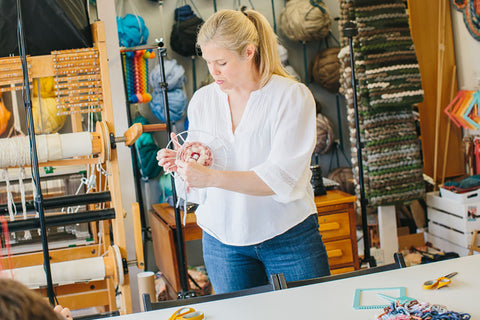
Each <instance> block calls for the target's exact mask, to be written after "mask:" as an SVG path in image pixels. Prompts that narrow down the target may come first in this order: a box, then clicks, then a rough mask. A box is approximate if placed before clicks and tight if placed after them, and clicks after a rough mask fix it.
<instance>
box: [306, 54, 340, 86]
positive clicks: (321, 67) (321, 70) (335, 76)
mask: <svg viewBox="0 0 480 320" xmlns="http://www.w3.org/2000/svg"><path fill="white" fill-rule="evenodd" d="M339 52H340V48H327V49H325V50H322V51H321V52H319V53H317V54H316V55H315V57H314V58H313V60H312V63H311V65H310V74H311V75H312V78H313V81H314V82H315V83H318V84H319V85H321V86H322V87H324V88H325V89H327V90H328V91H329V92H331V93H337V92H338V88H339V87H340V60H339V59H338V53H339Z"/></svg>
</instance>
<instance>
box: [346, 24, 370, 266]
mask: <svg viewBox="0 0 480 320" xmlns="http://www.w3.org/2000/svg"><path fill="white" fill-rule="evenodd" d="M357 34H358V29H357V26H356V25H355V23H353V22H351V21H349V22H347V23H345V25H344V27H343V35H344V36H345V37H347V38H348V45H349V47H350V67H351V69H352V90H353V108H354V111H355V128H356V130H355V131H356V140H357V162H358V183H359V185H360V207H361V213H362V229H363V244H364V257H363V262H367V263H368V264H369V266H370V267H375V266H376V265H377V263H376V262H375V258H374V257H372V256H371V255H370V241H369V236H368V221H367V204H368V200H367V199H366V198H365V183H364V181H363V160H362V147H363V145H362V141H361V136H360V122H359V118H358V103H357V85H356V82H357V81H356V79H355V57H354V53H353V37H355V36H356V35H357Z"/></svg>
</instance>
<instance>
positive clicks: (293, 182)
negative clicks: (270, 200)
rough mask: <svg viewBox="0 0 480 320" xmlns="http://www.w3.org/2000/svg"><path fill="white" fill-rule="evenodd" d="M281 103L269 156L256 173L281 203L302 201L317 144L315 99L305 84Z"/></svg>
mask: <svg viewBox="0 0 480 320" xmlns="http://www.w3.org/2000/svg"><path fill="white" fill-rule="evenodd" d="M278 101H279V104H280V106H279V108H275V110H278V112H277V114H272V116H274V117H276V119H275V125H274V129H273V132H272V145H271V151H270V154H269V156H268V158H267V160H266V161H265V162H263V163H262V164H260V165H258V166H256V167H255V168H253V170H254V172H255V173H256V174H257V175H258V176H259V177H260V178H261V179H262V180H263V181H264V182H265V183H266V184H267V185H268V186H269V187H270V188H271V189H272V190H273V192H274V193H275V196H274V197H275V198H276V200H277V201H280V202H285V203H286V202H291V201H294V200H296V199H299V198H302V197H303V196H304V193H305V190H306V187H307V186H306V184H307V183H310V178H311V171H310V161H311V157H312V152H313V149H314V147H315V143H316V121H315V100H314V98H313V95H312V93H311V92H310V90H309V89H308V88H307V87H306V86H304V85H303V84H300V83H298V84H295V85H293V86H292V87H291V88H290V89H289V90H286V91H285V92H284V93H283V96H282V97H281V99H279V100H278Z"/></svg>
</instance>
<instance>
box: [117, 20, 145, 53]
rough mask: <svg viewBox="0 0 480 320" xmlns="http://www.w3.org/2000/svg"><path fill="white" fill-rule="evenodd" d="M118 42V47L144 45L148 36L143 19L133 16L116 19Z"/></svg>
mask: <svg viewBox="0 0 480 320" xmlns="http://www.w3.org/2000/svg"><path fill="white" fill-rule="evenodd" d="M117 29H118V40H119V43H120V47H127V48H128V47H135V46H138V45H142V44H146V43H147V40H148V36H149V32H148V28H147V27H146V26H145V22H144V21H143V18H142V17H140V16H136V15H133V14H130V13H128V14H126V15H125V17H123V18H122V17H117Z"/></svg>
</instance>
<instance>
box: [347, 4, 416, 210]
mask: <svg viewBox="0 0 480 320" xmlns="http://www.w3.org/2000/svg"><path fill="white" fill-rule="evenodd" d="M349 20H352V21H354V22H355V23H356V24H357V27H358V35H357V36H356V37H355V38H354V54H355V62H356V67H355V72H356V79H357V80H358V82H357V94H358V95H359V97H358V113H359V122H360V126H359V128H358V129H359V130H360V133H361V139H362V142H363V144H364V147H363V149H362V161H363V168H364V183H365V195H366V198H367V199H368V203H369V205H370V206H381V205H392V204H397V203H403V202H407V201H410V200H413V199H418V198H422V197H423V195H424V193H425V185H424V182H423V176H422V174H423V162H422V157H421V151H420V144H419V140H418V137H417V133H416V130H415V120H414V116H413V112H412V105H413V104H415V103H418V102H420V101H422V99H423V91H422V88H421V79H420V71H419V69H418V63H417V60H416V56H415V51H414V48H413V41H412V39H411V37H410V28H409V24H408V16H407V13H406V8H405V5H404V4H403V2H402V1H401V0H385V1H382V3H381V4H378V2H377V1H373V0H353V1H351V0H350V1H348V0H342V1H341V21H340V27H341V28H342V27H343V25H344V24H345V22H347V21H349ZM346 41H347V39H346V38H344V39H342V45H346ZM339 57H340V62H341V76H340V83H341V88H340V92H341V93H343V94H344V95H345V97H346V100H347V107H348V121H349V128H350V141H351V145H352V164H353V172H354V176H355V179H356V181H357V183H356V185H357V186H358V185H359V184H358V163H357V150H356V147H355V146H356V130H357V128H356V127H355V123H354V109H353V97H352V88H351V80H350V79H351V70H350V64H349V61H350V57H349V50H348V47H344V48H343V49H342V50H341V52H340V55H339ZM358 194H359V190H358V188H357V195H358Z"/></svg>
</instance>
